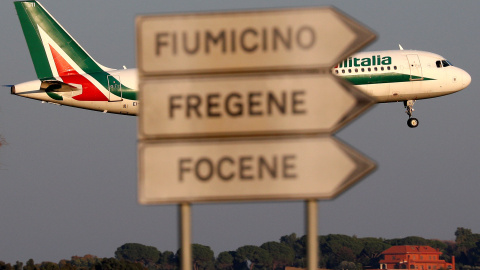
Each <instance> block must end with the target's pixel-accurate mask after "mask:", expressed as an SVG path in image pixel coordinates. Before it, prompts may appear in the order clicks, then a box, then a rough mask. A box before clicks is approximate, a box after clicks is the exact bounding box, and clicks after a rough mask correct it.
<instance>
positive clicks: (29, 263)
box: [23, 259, 40, 270]
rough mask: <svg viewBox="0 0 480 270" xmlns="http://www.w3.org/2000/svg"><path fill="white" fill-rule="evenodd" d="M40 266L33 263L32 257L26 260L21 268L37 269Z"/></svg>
mask: <svg viewBox="0 0 480 270" xmlns="http://www.w3.org/2000/svg"><path fill="white" fill-rule="evenodd" d="M39 269H40V268H39V267H38V266H36V265H35V262H34V261H33V259H30V260H28V261H27V264H26V265H25V266H24V267H23V270H39Z"/></svg>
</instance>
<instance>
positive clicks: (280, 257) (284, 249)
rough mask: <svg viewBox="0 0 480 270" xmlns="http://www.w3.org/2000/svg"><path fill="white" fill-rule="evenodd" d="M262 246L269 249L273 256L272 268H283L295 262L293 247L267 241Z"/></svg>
mask: <svg viewBox="0 0 480 270" xmlns="http://www.w3.org/2000/svg"><path fill="white" fill-rule="evenodd" d="M260 247H261V248H263V249H265V250H266V251H268V253H269V255H270V257H271V258H272V269H274V270H275V269H277V268H281V269H283V268H285V266H287V265H292V264H293V261H294V259H295V251H294V250H293V248H291V247H289V246H287V245H285V244H282V243H278V242H267V243H264V244H262V245H261V246H260Z"/></svg>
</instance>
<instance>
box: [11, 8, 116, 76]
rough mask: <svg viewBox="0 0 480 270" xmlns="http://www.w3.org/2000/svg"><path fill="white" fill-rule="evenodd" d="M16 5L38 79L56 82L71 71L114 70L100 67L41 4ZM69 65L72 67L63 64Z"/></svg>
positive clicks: (93, 71)
mask: <svg viewBox="0 0 480 270" xmlns="http://www.w3.org/2000/svg"><path fill="white" fill-rule="evenodd" d="M14 4H15V9H16V10H17V14H18V18H19V19H20V24H21V25H22V29H23V34H24V35H25V39H26V41H27V45H28V49H29V51H30V56H31V57H32V61H33V65H34V66H35V71H36V73H37V77H38V79H40V80H56V79H57V78H58V77H59V76H61V75H63V74H68V73H70V72H71V71H74V72H78V73H80V74H81V73H95V72H102V71H107V70H111V69H109V68H107V67H104V66H102V65H100V64H98V63H97V62H96V61H95V60H94V59H93V58H92V57H91V56H90V55H89V54H88V53H87V52H86V51H85V50H84V49H83V48H82V47H81V46H80V45H79V44H78V42H77V41H76V40H75V39H74V38H73V37H72V36H70V34H69V33H68V32H67V31H66V30H65V29H64V28H63V27H62V26H61V25H60V24H59V23H58V22H57V21H56V20H55V18H53V17H52V16H51V15H50V13H48V11H47V10H46V9H45V8H44V7H43V6H42V5H41V4H40V3H39V2H37V1H19V2H15V3H14ZM59 58H63V59H59ZM65 62H66V63H68V64H67V65H65V64H63V65H62V64H59V63H65ZM72 68H73V69H74V70H72Z"/></svg>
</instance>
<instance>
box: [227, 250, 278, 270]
mask: <svg viewBox="0 0 480 270" xmlns="http://www.w3.org/2000/svg"><path fill="white" fill-rule="evenodd" d="M235 260H236V261H237V262H239V263H246V264H247V267H248V268H249V269H250V270H252V269H254V268H257V269H266V268H267V267H269V266H271V265H272V258H271V257H270V255H269V254H268V252H267V251H266V250H265V249H263V248H259V247H257V246H251V245H247V246H243V247H239V248H238V249H237V253H236V258H235Z"/></svg>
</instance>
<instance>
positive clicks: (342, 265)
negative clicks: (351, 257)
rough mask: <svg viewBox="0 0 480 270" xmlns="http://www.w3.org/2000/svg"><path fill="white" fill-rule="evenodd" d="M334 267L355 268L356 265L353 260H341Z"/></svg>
mask: <svg viewBox="0 0 480 270" xmlns="http://www.w3.org/2000/svg"><path fill="white" fill-rule="evenodd" d="M336 269H337V270H357V266H356V265H355V263H353V262H347V261H343V262H341V263H340V264H339V265H338V266H337V268H336Z"/></svg>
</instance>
